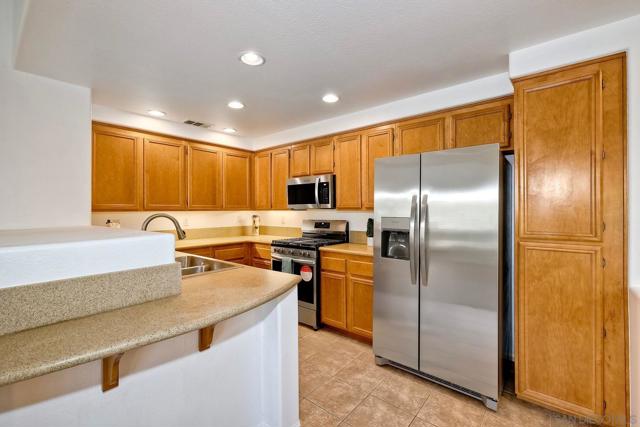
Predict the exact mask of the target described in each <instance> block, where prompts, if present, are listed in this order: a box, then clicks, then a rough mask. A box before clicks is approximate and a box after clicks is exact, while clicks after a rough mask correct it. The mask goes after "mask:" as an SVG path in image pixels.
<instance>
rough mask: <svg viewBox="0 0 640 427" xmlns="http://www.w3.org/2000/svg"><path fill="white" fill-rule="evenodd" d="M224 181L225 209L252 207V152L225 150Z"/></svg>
mask: <svg viewBox="0 0 640 427" xmlns="http://www.w3.org/2000/svg"><path fill="white" fill-rule="evenodd" d="M222 158H223V162H222V174H223V177H222V183H223V188H224V190H223V198H224V208H225V209H250V208H251V187H250V185H251V154H249V153H241V152H225V153H224V155H223V157H222Z"/></svg>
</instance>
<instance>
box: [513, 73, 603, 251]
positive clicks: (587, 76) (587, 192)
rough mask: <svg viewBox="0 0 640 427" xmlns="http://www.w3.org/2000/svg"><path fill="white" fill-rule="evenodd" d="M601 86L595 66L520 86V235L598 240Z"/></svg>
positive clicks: (539, 237)
mask: <svg viewBox="0 0 640 427" xmlns="http://www.w3.org/2000/svg"><path fill="white" fill-rule="evenodd" d="M601 84H602V77H601V73H600V70H599V69H598V68H597V67H595V68H591V69H589V70H581V69H578V70H575V71H573V72H570V73H569V74H567V75H566V76H564V78H561V79H558V81H553V82H548V83H546V84H545V83H543V82H538V81H536V82H535V83H533V82H532V83H530V84H523V85H521V86H519V90H518V99H519V105H520V106H521V110H520V115H519V120H518V126H519V135H520V141H519V145H520V147H519V148H520V149H519V154H520V156H519V166H520V167H519V172H520V177H519V178H520V183H519V185H520V189H519V190H520V206H521V207H522V212H523V215H522V221H521V222H520V236H521V237H526V238H536V239H560V240H599V239H600V235H601V220H600V217H601V206H600V195H601V190H600V181H601V177H600V170H601V158H602V156H601V155H600V154H601V153H602V87H601Z"/></svg>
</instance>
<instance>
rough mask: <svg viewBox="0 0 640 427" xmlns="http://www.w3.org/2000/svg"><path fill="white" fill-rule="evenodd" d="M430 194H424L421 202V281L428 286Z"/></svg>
mask: <svg viewBox="0 0 640 427" xmlns="http://www.w3.org/2000/svg"><path fill="white" fill-rule="evenodd" d="M428 197H429V195H428V194H426V193H425V194H423V195H422V203H421V204H420V230H421V233H420V278H421V280H420V282H421V283H422V286H424V287H426V286H427V285H428V284H429V259H428V258H427V250H428V249H429V203H428V202H429V199H428Z"/></svg>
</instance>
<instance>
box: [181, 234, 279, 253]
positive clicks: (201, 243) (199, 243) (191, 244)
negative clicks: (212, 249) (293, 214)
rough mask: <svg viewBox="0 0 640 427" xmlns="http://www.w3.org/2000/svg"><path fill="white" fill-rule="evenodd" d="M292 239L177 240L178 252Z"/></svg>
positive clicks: (214, 238) (267, 243) (269, 237)
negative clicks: (187, 249)
mask: <svg viewBox="0 0 640 427" xmlns="http://www.w3.org/2000/svg"><path fill="white" fill-rule="evenodd" d="M290 238H291V237H283V236H271V235H259V236H234V237H210V238H207V239H187V240H176V250H180V249H186V248H202V247H206V246H220V245H232V244H234V243H264V244H265V245H270V244H271V242H272V241H273V240H277V239H290Z"/></svg>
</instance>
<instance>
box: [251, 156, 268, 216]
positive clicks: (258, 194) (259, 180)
mask: <svg viewBox="0 0 640 427" xmlns="http://www.w3.org/2000/svg"><path fill="white" fill-rule="evenodd" d="M254 159H255V160H254V165H255V169H254V173H255V183H256V185H255V189H254V193H255V201H256V205H255V208H256V209H271V153H270V152H266V153H258V154H256V156H255V158H254Z"/></svg>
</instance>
